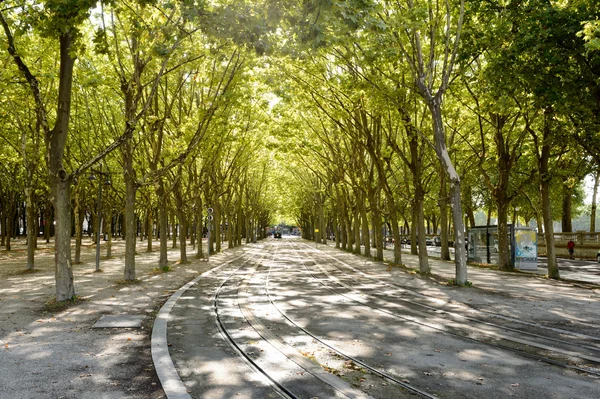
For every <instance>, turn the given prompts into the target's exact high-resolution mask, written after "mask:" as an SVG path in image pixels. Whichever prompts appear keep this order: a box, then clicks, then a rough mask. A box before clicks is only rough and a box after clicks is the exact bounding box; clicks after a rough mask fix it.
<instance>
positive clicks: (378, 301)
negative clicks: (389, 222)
mask: <svg viewBox="0 0 600 399" xmlns="http://www.w3.org/2000/svg"><path fill="white" fill-rule="evenodd" d="M303 245H304V246H306V247H309V246H308V245H307V244H304V243H303ZM309 248H310V249H311V250H312V247H309ZM297 251H300V250H299V249H297ZM302 252H304V253H305V255H308V252H307V251H302ZM320 253H322V254H325V253H324V252H322V251H320ZM325 255H327V256H328V257H330V258H332V259H334V260H336V261H337V262H340V263H344V262H342V261H340V260H339V259H337V258H335V257H333V256H331V255H329V254H325ZM310 259H311V262H312V263H314V264H315V266H316V267H317V268H318V269H319V273H321V274H322V275H323V276H324V278H325V279H327V280H328V281H332V282H333V283H335V284H336V285H338V286H340V287H342V288H343V289H346V290H348V291H349V292H350V293H351V292H352V291H357V292H360V293H363V294H365V293H366V294H367V295H369V299H364V298H361V297H357V296H356V295H350V294H349V293H344V292H340V291H339V289H335V288H333V287H330V286H327V285H326V284H324V283H323V278H321V277H319V276H318V275H317V274H315V272H314V271H311V270H310V269H309V265H307V262H304V263H303V264H304V267H305V268H306V270H307V271H308V272H309V273H311V275H312V276H313V278H315V279H316V280H317V281H321V283H322V285H323V286H325V287H326V288H327V289H329V290H331V291H333V292H336V293H337V294H338V295H343V296H344V297H346V298H348V299H350V300H352V301H355V302H358V303H361V304H362V305H365V306H368V307H370V308H372V309H375V310H377V311H380V312H383V313H385V314H388V315H391V316H393V317H397V318H401V319H403V320H405V321H409V322H411V323H416V324H419V325H422V326H426V327H428V328H432V329H436V330H439V331H443V332H445V333H449V334H452V335H455V336H458V337H462V338H464V339H469V340H473V341H476V342H480V343H483V344H485V345H489V346H492V347H495V348H498V349H502V350H508V351H511V352H513V353H518V354H521V355H523V356H526V357H528V358H532V359H535V360H538V361H544V362H546V363H549V364H552V365H555V366H560V367H564V368H568V369H571V370H575V371H578V372H581V373H586V374H591V375H595V376H600V370H599V369H598V368H596V367H591V366H587V365H572V364H568V363H567V362H565V361H562V360H558V359H561V358H562V357H564V356H568V357H572V358H576V359H580V360H585V361H587V362H592V363H593V364H594V365H599V364H600V358H599V357H598V356H590V355H586V354H584V353H581V351H574V350H570V349H561V348H556V347H552V346H549V345H546V344H540V343H538V342H535V341H533V340H532V338H536V339H544V340H548V341H553V342H554V343H555V344H559V343H561V344H562V342H560V340H558V339H555V338H552V337H548V336H545V335H542V334H532V333H528V332H524V331H522V330H519V329H514V328H513V329H510V328H507V327H506V326H501V325H497V324H494V323H490V322H487V321H481V320H477V319H475V318H472V317H467V316H464V315H460V314H457V313H454V312H450V311H448V310H444V309H439V308H436V307H434V306H431V305H424V304H422V303H418V302H415V301H411V300H408V299H405V298H398V297H394V298H393V300H392V299H391V298H390V296H389V295H385V294H379V293H376V292H374V291H375V289H365V288H362V287H359V288H357V287H356V286H350V285H348V284H346V283H344V282H342V281H341V280H340V278H338V277H335V276H333V275H332V274H331V273H329V272H327V271H326V270H324V269H323V267H322V266H319V263H318V261H317V260H315V259H314V258H313V257H310ZM346 265H347V264H346ZM347 267H349V268H351V269H354V270H355V271H356V272H359V273H361V274H364V272H362V271H359V270H358V269H355V268H353V267H352V266H350V265H347ZM334 268H335V266H334ZM336 269H337V268H336ZM337 270H339V269H337ZM340 272H341V273H343V271H341V270H340ZM345 278H351V279H352V280H355V281H356V278H355V277H353V276H350V277H345ZM370 279H371V280H376V281H378V283H380V284H383V285H385V286H388V287H392V288H397V289H401V290H402V292H403V293H405V292H407V293H410V294H415V295H417V296H420V297H425V296H424V295H423V294H419V293H416V292H409V291H410V290H407V289H406V288H403V287H402V288H400V287H397V286H395V285H394V284H391V283H388V282H383V281H379V280H377V279H375V278H373V277H370ZM397 301H399V302H402V303H401V304H398V302H397ZM390 304H394V305H393V306H400V307H402V311H405V312H409V313H411V314H413V316H407V315H402V316H401V315H399V314H398V312H397V311H396V310H398V309H394V311H391V310H389V309H387V308H390V306H391V305H390ZM406 304H411V305H413V306H417V307H421V308H423V309H426V311H423V310H415V309H410V308H409V307H408V306H406ZM433 312H435V315H434V314H432V313H433ZM415 315H416V316H415ZM441 316H445V317H446V318H445V319H444V318H442V317H441ZM432 318H435V321H436V323H433V322H431V321H427V320H432ZM448 318H453V319H454V320H461V321H463V322H469V323H472V324H473V323H481V324H483V325H484V326H485V328H482V327H481V326H480V327H474V326H472V325H470V326H469V328H470V329H476V330H477V332H478V333H479V334H481V335H482V336H483V337H488V338H487V339H483V338H481V337H475V336H473V335H471V336H469V334H468V333H466V332H464V330H465V328H466V326H464V325H458V324H457V323H456V321H450V320H448ZM511 321H512V320H511ZM449 324H451V325H450V326H449ZM529 325H531V323H529ZM491 328H493V329H496V330H509V331H512V332H518V333H522V334H525V335H528V336H529V339H521V338H517V337H513V336H510V335H508V334H507V333H505V332H498V331H490V330H489V329H491ZM561 332H563V331H561ZM489 337H491V339H490V338H489ZM586 338H595V337H586ZM492 340H496V341H497V342H492ZM498 341H500V342H502V341H504V342H506V341H508V342H510V345H507V344H506V343H504V344H501V343H498ZM569 345H570V346H571V347H572V348H574V347H575V348H578V349H582V350H587V351H590V350H592V351H594V352H598V351H599V348H598V347H596V346H593V345H577V344H572V343H571V344H569ZM518 346H521V347H522V349H520V348H519V347H518ZM530 348H536V350H538V351H547V352H552V353H558V354H559V355H558V356H553V357H549V356H542V355H539V354H536V353H532V352H531V349H530ZM526 349H528V350H526ZM580 363H583V362H581V361H580Z"/></svg>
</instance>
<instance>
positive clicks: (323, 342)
mask: <svg viewBox="0 0 600 399" xmlns="http://www.w3.org/2000/svg"><path fill="white" fill-rule="evenodd" d="M271 271H272V270H271V267H270V268H269V271H268V275H267V278H266V281H265V291H266V294H267V297H268V298H269V302H270V303H271V304H272V305H273V307H274V308H275V309H277V311H278V312H279V313H280V314H281V315H282V316H283V318H284V319H285V320H287V321H288V322H289V323H290V324H291V325H293V326H294V327H296V328H298V329H299V330H300V331H302V332H304V333H305V334H307V335H309V336H310V337H312V338H313V339H314V340H315V341H316V342H318V343H319V344H321V345H323V346H324V347H327V348H329V349H330V350H331V351H333V352H335V353H336V354H337V355H338V356H340V357H342V358H344V359H347V360H350V361H352V362H354V363H356V364H358V365H360V366H361V367H363V368H365V369H366V370H368V371H369V372H371V373H372V374H374V375H377V376H379V377H381V378H383V379H384V380H386V381H389V382H391V383H393V384H396V385H398V386H400V387H402V388H404V389H406V390H407V391H409V392H412V393H414V394H417V395H418V396H419V397H422V398H428V399H437V396H436V395H432V394H430V393H428V392H426V391H424V390H422V389H419V388H417V387H415V386H413V385H411V384H408V383H406V382H404V381H402V379H400V378H398V377H395V376H392V375H391V374H389V373H386V372H385V371H383V370H380V369H378V368H376V367H373V366H371V365H369V364H368V363H367V362H365V361H363V360H361V359H359V358H358V357H355V356H351V355H349V354H347V353H345V352H344V351H342V350H340V349H339V348H338V347H337V346H336V345H334V344H332V343H331V342H329V341H328V340H325V339H323V338H321V337H319V336H318V335H316V334H314V333H313V332H311V331H309V330H308V329H306V328H305V327H303V326H301V325H300V324H299V323H297V322H296V321H295V320H294V319H292V318H291V317H290V316H289V315H288V314H287V313H286V312H284V311H283V310H282V309H281V307H279V306H277V304H276V303H275V300H274V299H273V296H272V295H271V293H270V288H269V280H270V275H271Z"/></svg>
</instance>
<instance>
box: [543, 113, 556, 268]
mask: <svg viewBox="0 0 600 399" xmlns="http://www.w3.org/2000/svg"><path fill="white" fill-rule="evenodd" d="M552 117H553V112H552V111H551V110H548V109H547V110H545V111H544V134H543V141H542V153H541V156H540V158H539V171H540V195H541V197H542V217H543V219H544V238H545V240H546V256H547V258H548V277H549V278H553V279H558V278H560V273H559V271H558V262H557V261H556V250H555V248H554V225H553V220H552V203H551V202H550V182H551V180H552V175H551V174H550V170H549V169H550V168H549V161H550V133H551V127H550V121H551V119H552Z"/></svg>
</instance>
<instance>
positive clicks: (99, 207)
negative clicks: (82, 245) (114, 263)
mask: <svg viewBox="0 0 600 399" xmlns="http://www.w3.org/2000/svg"><path fill="white" fill-rule="evenodd" d="M94 172H95V173H97V174H98V175H99V176H104V177H106V180H105V182H104V184H106V185H110V179H109V177H108V174H106V173H104V172H102V164H100V169H98V170H94V169H92V173H91V174H90V177H89V179H90V180H91V181H92V180H96V176H94ZM96 217H97V219H98V225H97V230H96V272H99V271H100V235H101V233H102V232H101V228H102V182H101V181H100V178H98V204H97V208H96Z"/></svg>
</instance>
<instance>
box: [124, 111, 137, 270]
mask: <svg viewBox="0 0 600 399" xmlns="http://www.w3.org/2000/svg"><path fill="white" fill-rule="evenodd" d="M126 102H127V101H126ZM127 124H128V127H127V128H128V129H133V127H132V126H129V122H127ZM123 172H124V178H125V226H124V227H125V271H124V279H125V281H134V280H135V245H136V242H135V233H136V228H135V192H136V187H135V171H134V169H133V148H132V139H131V137H129V138H127V139H126V140H125V142H124V143H123Z"/></svg>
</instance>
